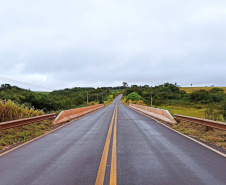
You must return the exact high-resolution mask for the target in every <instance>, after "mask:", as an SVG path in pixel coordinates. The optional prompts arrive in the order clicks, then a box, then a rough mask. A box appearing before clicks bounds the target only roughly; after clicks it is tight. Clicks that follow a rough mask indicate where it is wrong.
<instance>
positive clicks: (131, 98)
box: [126, 92, 142, 102]
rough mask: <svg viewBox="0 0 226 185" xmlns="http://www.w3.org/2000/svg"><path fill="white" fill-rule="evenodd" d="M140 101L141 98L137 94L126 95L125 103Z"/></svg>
mask: <svg viewBox="0 0 226 185" xmlns="http://www.w3.org/2000/svg"><path fill="white" fill-rule="evenodd" d="M141 99H142V97H141V96H140V95H139V94H138V93H136V92H132V93H130V94H128V96H127V100H126V101H129V100H131V101H135V102H137V101H138V100H141Z"/></svg>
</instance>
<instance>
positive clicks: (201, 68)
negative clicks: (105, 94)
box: [0, 0, 226, 89]
mask: <svg viewBox="0 0 226 185" xmlns="http://www.w3.org/2000/svg"><path fill="white" fill-rule="evenodd" d="M0 25H1V26H0V64H1V65H0V74H1V75H0V76H3V77H7V78H12V79H16V80H20V81H24V82H28V83H33V84H37V85H41V86H46V87H50V88H54V89H59V88H65V87H73V86H95V87H97V86H110V85H121V83H122V81H127V82H128V83H129V84H136V83H138V84H149V85H157V84H161V83H164V82H172V83H174V82H177V83H178V84H180V85H182V86H189V85H190V84H191V83H192V84H193V85H194V86H195V85H196V86H200V85H202V86H205V85H212V84H214V85H216V86H225V85H226V78H225V70H226V61H225V60H226V49H225V48H226V36H225V32H226V2H225V1H223V0H217V1H214V2H213V1H210V0H199V1H195V0H191V1H179V0H175V1H170V0H169V1H167V0H160V1H152V0H151V1H146V0H143V1H139V2H138V1H135V0H126V1H123V2H122V1H112V2H107V1H104V0H95V1H72V0H65V1H59V0H58V1H56V0H55V1H53V0H45V1H44V0H40V1H38V2H36V1H29V0H26V1H25V0H22V1H16V0H7V1H1V2H0ZM0 82H1V83H4V82H3V81H0Z"/></svg>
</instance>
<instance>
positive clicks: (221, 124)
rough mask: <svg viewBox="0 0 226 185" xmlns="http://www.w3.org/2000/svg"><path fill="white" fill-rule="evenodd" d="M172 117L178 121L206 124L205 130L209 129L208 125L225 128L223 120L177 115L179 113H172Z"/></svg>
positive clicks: (225, 124)
mask: <svg viewBox="0 0 226 185" xmlns="http://www.w3.org/2000/svg"><path fill="white" fill-rule="evenodd" d="M174 117H175V118H176V120H178V121H187V122H191V123H196V124H200V125H205V126H207V128H206V130H208V129H209V128H208V127H211V128H216V129H220V130H226V123H224V122H220V121H213V120H209V119H201V118H195V117H190V116H184V115H179V114H174Z"/></svg>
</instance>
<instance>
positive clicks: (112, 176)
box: [110, 103, 117, 185]
mask: <svg viewBox="0 0 226 185" xmlns="http://www.w3.org/2000/svg"><path fill="white" fill-rule="evenodd" d="M110 185H117V103H116V113H115V124H114V132H113V144H112V158H111V173H110Z"/></svg>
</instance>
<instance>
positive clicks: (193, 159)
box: [0, 97, 226, 185]
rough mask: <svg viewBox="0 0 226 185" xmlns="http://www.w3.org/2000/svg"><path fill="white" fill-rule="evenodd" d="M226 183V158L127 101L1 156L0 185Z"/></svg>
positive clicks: (115, 104) (117, 102) (118, 102)
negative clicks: (129, 106)
mask: <svg viewBox="0 0 226 185" xmlns="http://www.w3.org/2000/svg"><path fill="white" fill-rule="evenodd" d="M109 182H111V184H116V183H117V184H121V185H124V184H125V185H126V184H128V185H132V184H136V185H140V184H143V185H149V184H154V185H155V184H156V185H163V184H167V185H169V184H172V185H173V184H179V185H182V184H189V185H191V184H194V185H202V184H210V185H215V184H216V185H221V184H222V185H223V184H226V158H225V157H223V156H221V155H219V154H217V153H215V152H213V151H211V150H209V149H207V148H205V147H203V146H201V145H199V144H197V143H195V142H194V141H191V140H189V139H187V138H185V137H183V136H181V135H179V134H177V133H175V132H173V131H172V130H170V129H168V128H166V127H164V126H163V125H161V124H159V123H157V122H156V121H154V120H152V119H150V118H148V117H145V116H143V115H141V114H139V113H137V112H136V111H134V110H131V109H130V108H128V107H126V106H124V105H122V104H121V102H120V97H118V98H116V100H115V101H114V102H113V103H112V104H111V105H109V106H107V107H105V108H103V109H101V110H99V111H97V112H94V113H93V114H90V115H89V116H86V117H84V118H82V119H80V120H77V121H74V122H73V123H71V124H68V125H66V126H64V127H62V128H60V129H59V130H56V131H54V132H52V133H50V134H48V135H46V136H44V137H42V138H39V139H37V140H35V141H33V142H31V143H28V144H27V145H24V146H22V147H20V148H18V149H16V150H13V151H11V152H9V153H8V154H6V155H3V156H1V157H0V185H29V184H32V185H75V184H84V185H89V184H95V183H96V184H103V183H104V184H109Z"/></svg>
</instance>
